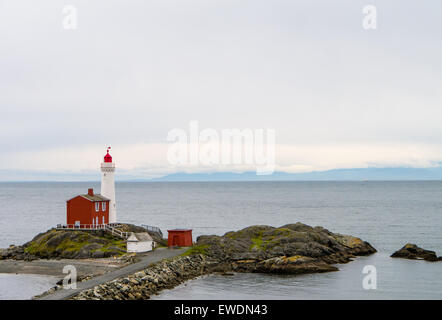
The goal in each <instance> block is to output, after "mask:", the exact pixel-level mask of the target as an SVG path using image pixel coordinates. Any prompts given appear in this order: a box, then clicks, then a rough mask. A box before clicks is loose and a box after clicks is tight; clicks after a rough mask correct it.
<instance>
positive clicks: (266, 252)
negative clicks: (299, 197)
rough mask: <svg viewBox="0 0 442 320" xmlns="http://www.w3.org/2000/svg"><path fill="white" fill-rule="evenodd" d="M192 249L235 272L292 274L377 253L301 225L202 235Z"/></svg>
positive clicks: (350, 238) (355, 241) (352, 240)
mask: <svg viewBox="0 0 442 320" xmlns="http://www.w3.org/2000/svg"><path fill="white" fill-rule="evenodd" d="M192 250H193V251H196V252H198V253H203V254H206V255H207V256H209V257H211V258H213V259H216V260H217V261H220V262H221V263H232V266H233V269H234V270H236V271H245V272H268V273H292V274H298V273H311V272H326V271H336V270H337V268H336V267H334V266H330V264H335V263H346V262H349V261H351V258H353V257H355V256H362V255H369V254H372V253H374V252H376V249H374V248H373V247H372V246H371V245H370V244H369V243H368V242H365V241H363V240H361V239H359V238H356V237H353V236H349V235H342V234H338V233H332V232H330V231H328V230H327V229H324V228H322V227H310V226H308V225H305V224H302V223H299V222H298V223H295V224H287V225H284V226H281V227H279V228H275V227H271V226H262V225H258V226H251V227H247V228H244V229H242V230H239V231H236V232H233V231H232V232H228V233H226V234H225V235H223V236H215V235H212V236H200V237H198V239H197V244H196V247H195V248H193V249H192Z"/></svg>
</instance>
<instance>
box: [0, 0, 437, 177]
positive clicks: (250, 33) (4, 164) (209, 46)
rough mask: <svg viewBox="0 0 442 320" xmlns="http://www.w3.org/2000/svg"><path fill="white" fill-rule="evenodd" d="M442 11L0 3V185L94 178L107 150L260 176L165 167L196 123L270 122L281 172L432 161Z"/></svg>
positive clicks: (213, 0) (74, 0)
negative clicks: (181, 134)
mask: <svg viewBox="0 0 442 320" xmlns="http://www.w3.org/2000/svg"><path fill="white" fill-rule="evenodd" d="M66 5H73V6H74V7H75V8H76V10H77V11H76V17H77V29H75V30H69V29H68V30H67V29H64V28H63V21H65V20H64V19H65V18H66V14H65V13H63V8H64V7H65V6H66ZM366 5H374V6H375V7H376V9H377V28H376V29H375V30H366V29H364V28H363V25H362V21H363V19H364V13H363V8H364V7H365V6H366ZM441 15H442V2H440V1H439V0H427V1H425V2H419V1H407V0H400V1H399V0H390V1H370V2H368V1H359V0H336V1H329V0H305V1H294V0H293V1H289V0H272V1H269V0H267V1H262V0H155V1H153V0H143V1H142V0H127V1H121V0H120V1H115V0H106V1H102V0H94V1H86V0H85V1H83V0H71V1H69V2H68V1H64V0H62V1H60V0H40V1H38V2H37V1H32V0H0V44H1V45H0V180H11V179H12V180H14V179H17V180H26V179H31V180H34V179H39V178H41V179H54V180H64V179H68V180H69V179H81V178H82V177H86V176H98V177H99V164H100V161H102V157H103V156H104V154H105V150H106V148H107V146H111V147H112V149H111V153H112V155H113V157H114V160H115V162H116V164H117V168H118V170H119V172H120V173H121V174H122V175H126V176H130V177H133V178H149V177H155V176H161V175H164V174H169V173H173V172H181V171H186V172H207V171H241V170H244V171H245V170H250V169H252V170H253V165H248V164H239V165H238V164H232V165H226V166H207V165H201V164H197V165H183V166H177V165H176V164H172V163H170V161H168V158H167V153H168V150H169V148H170V145H171V142H170V141H167V136H168V133H169V132H170V131H171V130H172V129H175V128H179V129H182V130H184V131H185V132H189V124H190V123H191V122H192V121H197V122H198V124H199V127H200V128H201V129H203V128H211V129H213V130H217V131H218V132H221V130H223V129H230V128H233V129H240V130H242V129H245V128H251V129H265V130H267V129H271V130H274V131H275V134H276V140H275V141H276V147H275V153H276V157H275V161H276V164H275V170H277V171H285V172H308V171H317V170H330V169H337V168H364V167H432V166H438V165H440V163H441V162H442V149H441V147H440V145H441V142H442V126H441V125H440V121H441V119H442V90H441V88H442V77H441V75H442V59H441V57H442V41H441V39H442V19H440V17H441Z"/></svg>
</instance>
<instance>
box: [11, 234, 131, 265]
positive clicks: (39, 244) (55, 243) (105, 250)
mask: <svg viewBox="0 0 442 320" xmlns="http://www.w3.org/2000/svg"><path fill="white" fill-rule="evenodd" d="M19 248H20V251H22V252H23V256H21V255H19V254H18V255H15V256H13V255H10V256H9V257H8V258H12V259H16V260H22V259H24V258H26V257H27V256H30V257H33V258H34V259H35V258H41V259H57V258H62V259H87V258H106V257H113V256H121V255H123V254H125V253H126V242H125V241H124V240H122V239H120V238H118V237H115V236H112V235H109V234H108V233H106V232H104V231H102V230H100V231H73V230H56V229H51V230H49V231H47V232H44V233H41V234H39V235H37V236H36V237H34V239H32V240H31V241H29V242H27V243H25V244H24V245H23V246H20V247H19Z"/></svg>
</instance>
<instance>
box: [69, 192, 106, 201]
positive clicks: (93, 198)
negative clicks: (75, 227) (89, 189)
mask: <svg viewBox="0 0 442 320" xmlns="http://www.w3.org/2000/svg"><path fill="white" fill-rule="evenodd" d="M77 197H83V198H85V199H87V200H89V201H92V202H101V201H110V199H108V198H106V197H103V196H102V195H101V194H94V195H93V196H91V195H89V194H80V195H78V196H75V197H73V198H71V199H69V200H72V199H75V198H77ZM69 200H67V201H69Z"/></svg>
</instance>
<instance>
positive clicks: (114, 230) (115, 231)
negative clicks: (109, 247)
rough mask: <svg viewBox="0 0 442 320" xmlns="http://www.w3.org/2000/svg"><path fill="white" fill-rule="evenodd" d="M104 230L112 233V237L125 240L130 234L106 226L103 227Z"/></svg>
mask: <svg viewBox="0 0 442 320" xmlns="http://www.w3.org/2000/svg"><path fill="white" fill-rule="evenodd" d="M105 230H106V231H108V232H110V233H112V235H116V236H118V237H120V238H122V239H127V238H129V236H130V232H124V231H121V230H118V229H117V228H114V227H112V226H111V225H108V224H106V225H105Z"/></svg>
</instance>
